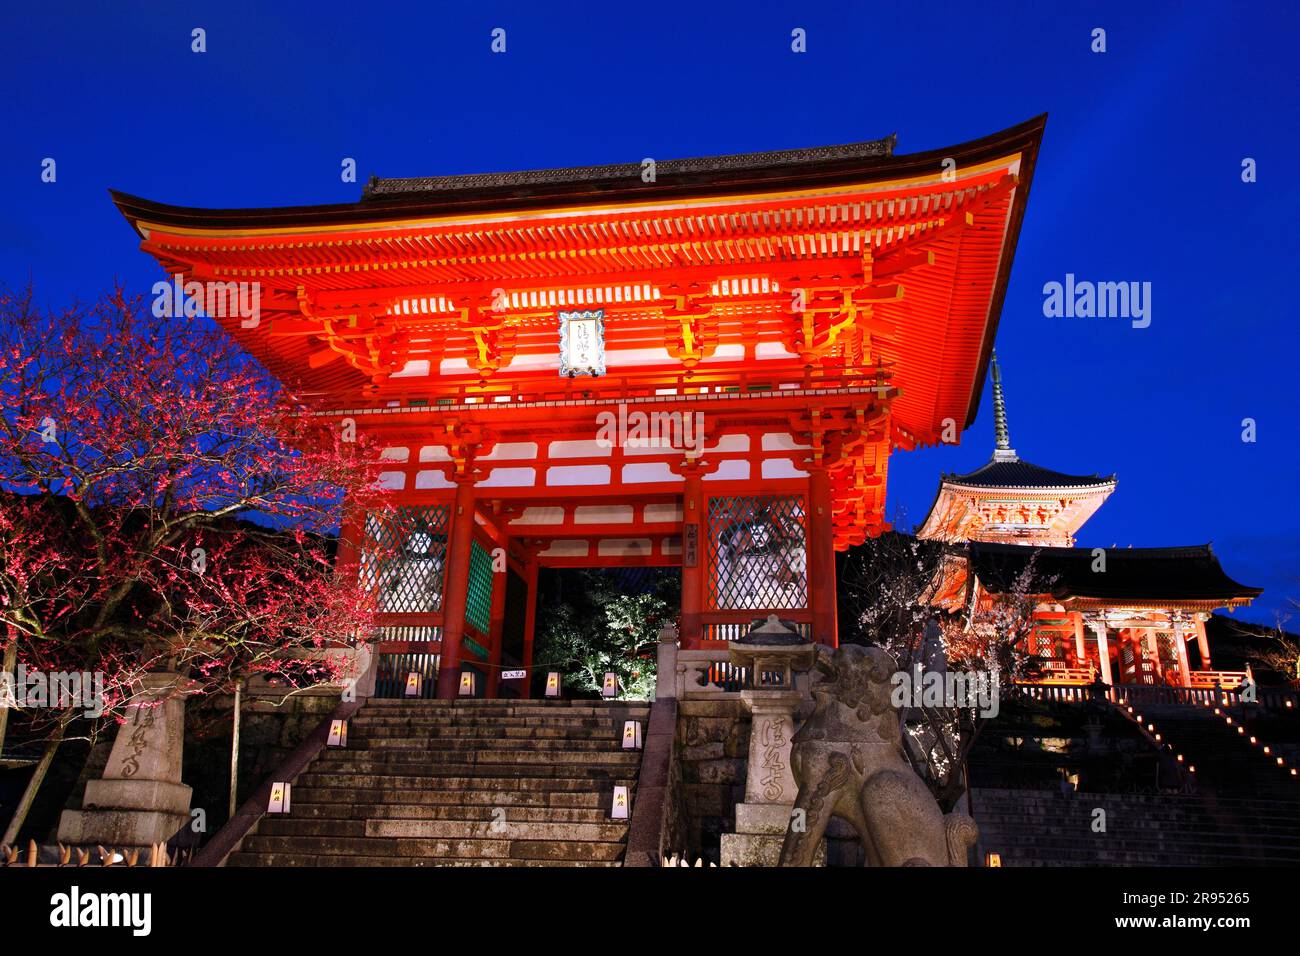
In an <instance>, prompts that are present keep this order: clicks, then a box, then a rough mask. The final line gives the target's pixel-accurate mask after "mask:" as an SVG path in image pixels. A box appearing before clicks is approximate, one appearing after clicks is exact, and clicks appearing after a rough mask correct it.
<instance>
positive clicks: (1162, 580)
mask: <svg viewBox="0 0 1300 956" xmlns="http://www.w3.org/2000/svg"><path fill="white" fill-rule="evenodd" d="M992 369H993V374H992V378H993V421H994V435H995V443H994V450H993V457H992V458H991V459H990V460H989V461H988V463H987V464H985V465H982V466H981V467H979V468H977V469H975V470H974V471H972V472H969V473H968V474H964V475H948V474H945V475H944V476H943V477H942V479H941V480H940V483H939V491H938V493H937V494H936V496H935V500H934V504H933V505H932V506H931V508H930V512H929V514H928V515H927V516H926V518H925V520H924V521H923V522H922V524H921V526H920V527H919V528H918V529H917V532H916V534H917V536H918V537H920V538H925V539H930V540H936V541H942V542H945V543H948V544H950V545H951V547H950V548H949V549H948V551H947V552H946V553H945V555H944V560H943V561H942V564H941V568H940V572H939V580H938V583H937V586H936V589H935V592H934V597H933V598H932V600H933V603H935V604H936V605H938V606H940V607H943V608H945V609H947V610H948V611H950V612H952V613H958V614H962V613H967V614H969V613H974V612H975V611H977V610H988V609H990V608H991V607H993V606H994V605H996V604H997V603H998V602H999V601H1006V600H1009V599H1011V597H1012V595H1015V594H1017V592H1018V594H1019V596H1020V597H1032V598H1034V599H1035V600H1036V602H1037V603H1036V605H1035V607H1036V610H1035V613H1034V625H1033V632H1032V636H1031V638H1030V641H1031V647H1029V648H1027V650H1028V651H1029V653H1031V654H1032V655H1033V656H1034V657H1035V658H1037V659H1038V661H1039V662H1040V663H1041V664H1042V665H1043V668H1044V672H1045V676H1044V678H1043V680H1044V682H1046V683H1065V684H1087V683H1091V682H1092V681H1093V680H1095V679H1096V678H1098V677H1100V678H1101V680H1102V681H1104V682H1105V683H1106V684H1110V685H1116V684H1118V685H1121V686H1122V685H1126V684H1129V685H1133V684H1137V685H1154V684H1163V685H1168V686H1175V687H1184V688H1210V687H1215V686H1222V687H1236V686H1238V685H1240V684H1241V682H1242V681H1243V680H1244V679H1245V678H1246V672H1244V671H1216V670H1214V669H1213V662H1212V658H1211V651H1210V646H1209V640H1208V637H1207V634H1206V628H1205V622H1206V621H1207V620H1208V619H1209V617H1210V615H1211V614H1213V613H1214V611H1216V610H1218V609H1220V608H1227V609H1229V610H1233V609H1235V608H1237V607H1240V606H1243V605H1247V604H1249V603H1250V602H1251V601H1252V600H1253V599H1254V598H1255V597H1258V596H1259V594H1261V593H1262V591H1261V589H1260V588H1252V587H1247V586H1245V585H1242V584H1239V583H1237V582H1236V581H1234V580H1233V579H1232V578H1230V577H1229V576H1228V575H1227V573H1226V572H1225V571H1224V570H1223V567H1222V566H1221V565H1220V564H1219V559H1218V558H1217V557H1216V556H1215V554H1214V551H1213V549H1212V548H1211V547H1210V545H1208V544H1205V545H1195V546H1190V547H1173V548H1111V549H1107V548H1079V547H1075V546H1074V545H1075V536H1076V535H1077V534H1078V531H1079V528H1080V527H1081V526H1082V525H1083V523H1084V522H1085V521H1087V520H1088V519H1089V518H1090V517H1092V515H1093V514H1094V513H1095V512H1096V511H1097V509H1098V508H1100V507H1101V505H1102V504H1103V503H1104V502H1105V501H1106V499H1107V498H1109V497H1110V495H1111V493H1112V492H1113V491H1114V490H1115V476H1114V475H1110V476H1106V477H1103V476H1101V475H1067V474H1063V473H1061V472H1057V471H1051V470H1049V469H1047V468H1042V467H1040V466H1038V465H1034V464H1030V463H1029V462H1027V461H1023V460H1022V459H1021V458H1020V457H1019V456H1018V455H1017V454H1016V452H1015V450H1014V449H1013V448H1012V447H1011V439H1010V434H1009V431H1008V428H1007V410H1006V399H1005V396H1004V395H1003V390H1002V376H1001V372H1000V370H999V368H998V365H997V357H996V355H995V356H993V358H992ZM1026 589H1028V590H1026ZM1192 640H1195V642H1196V654H1195V658H1196V660H1197V661H1198V664H1199V666H1198V667H1196V668H1195V669H1194V668H1193V666H1192V663H1191V661H1192V659H1193V658H1192V656H1191V655H1189V651H1188V644H1189V642H1190V641H1192Z"/></svg>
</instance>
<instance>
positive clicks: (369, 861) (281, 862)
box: [226, 852, 622, 867]
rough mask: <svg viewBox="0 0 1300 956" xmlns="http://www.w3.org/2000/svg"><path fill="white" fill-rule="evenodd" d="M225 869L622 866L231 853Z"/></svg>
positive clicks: (595, 862)
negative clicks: (245, 867) (283, 867)
mask: <svg viewBox="0 0 1300 956" xmlns="http://www.w3.org/2000/svg"><path fill="white" fill-rule="evenodd" d="M226 865H227V866H238V867H243V866H329V867H336V866H367V867H369V866H402V867H422V866H510V867H539V866H545V867H555V866H565V867H570V866H582V867H587V866H621V865H622V864H621V863H620V862H619V861H617V860H516V859H508V860H458V859H446V860H439V859H427V858H423V857H402V856H334V855H329V856H315V855H311V854H306V853H246V852H240V853H232V854H231V856H230V861H229V862H228V863H227V864H226Z"/></svg>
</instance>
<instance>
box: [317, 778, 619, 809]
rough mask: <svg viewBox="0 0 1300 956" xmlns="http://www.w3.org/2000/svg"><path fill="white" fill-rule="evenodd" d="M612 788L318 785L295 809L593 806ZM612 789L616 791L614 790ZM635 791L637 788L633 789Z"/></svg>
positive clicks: (606, 797) (605, 799)
mask: <svg viewBox="0 0 1300 956" xmlns="http://www.w3.org/2000/svg"><path fill="white" fill-rule="evenodd" d="M607 790H609V788H599V789H598V788H593V787H592V786H591V784H590V783H589V782H586V781H584V782H583V786H582V789H579V790H559V789H555V790H549V791H548V790H541V789H539V788H535V787H530V788H529V789H527V790H508V789H498V790H466V789H463V788H460V787H453V788H448V789H439V790H433V789H396V790H395V789H393V788H383V789H356V788H352V787H314V788H312V789H310V790H308V789H306V788H305V787H304V789H303V790H302V791H301V792H297V791H295V794H294V800H293V808H294V812H295V813H296V812H297V807H298V805H299V803H300V802H301V803H305V804H307V803H310V804H324V805H329V806H344V807H350V806H354V805H358V806H359V805H364V806H367V807H371V808H374V809H375V810H380V809H383V808H389V807H391V808H394V809H399V808H400V809H404V810H409V811H411V812H416V811H417V810H419V809H423V808H431V807H461V808H464V809H469V808H470V807H480V806H484V807H537V808H546V807H549V808H561V807H563V808H593V807H601V806H604V805H606V804H608V803H609V799H610V793H609V792H605V791H607ZM611 792H612V791H611ZM633 792H635V791H633Z"/></svg>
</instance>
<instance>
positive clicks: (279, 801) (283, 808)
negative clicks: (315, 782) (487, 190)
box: [266, 783, 290, 813]
mask: <svg viewBox="0 0 1300 956" xmlns="http://www.w3.org/2000/svg"><path fill="white" fill-rule="evenodd" d="M289 790H290V786H289V784H287V783H273V784H271V801H270V803H268V804H267V806H266V812H267V813H288V812H289Z"/></svg>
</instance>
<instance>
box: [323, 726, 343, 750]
mask: <svg viewBox="0 0 1300 956" xmlns="http://www.w3.org/2000/svg"><path fill="white" fill-rule="evenodd" d="M347 745H348V722H347V721H346V720H331V721H330V735H329V739H328V740H326V741H325V746H327V747H346V746H347Z"/></svg>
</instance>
